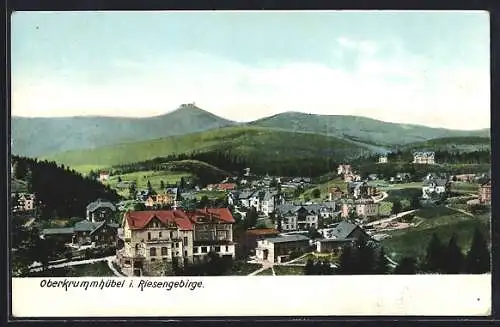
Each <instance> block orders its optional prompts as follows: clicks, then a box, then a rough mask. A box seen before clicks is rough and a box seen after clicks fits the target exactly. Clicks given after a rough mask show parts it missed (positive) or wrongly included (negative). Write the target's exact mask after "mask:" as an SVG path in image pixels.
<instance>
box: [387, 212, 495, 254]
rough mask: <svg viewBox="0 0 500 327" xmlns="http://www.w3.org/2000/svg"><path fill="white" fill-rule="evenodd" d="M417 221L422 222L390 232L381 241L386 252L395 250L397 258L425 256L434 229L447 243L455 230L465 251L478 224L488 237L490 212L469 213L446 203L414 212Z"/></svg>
mask: <svg viewBox="0 0 500 327" xmlns="http://www.w3.org/2000/svg"><path fill="white" fill-rule="evenodd" d="M414 222H420V224H419V225H418V226H417V227H414V228H409V229H405V230H399V231H393V232H387V233H388V234H390V235H391V237H390V238H387V239H384V240H383V241H382V244H383V246H384V247H385V248H386V251H387V253H389V254H391V253H394V254H395V259H396V260H397V258H401V257H402V256H415V257H422V256H424V255H425V251H426V249H427V246H428V244H429V240H430V238H431V236H432V234H433V233H436V234H437V235H438V236H439V237H440V239H441V241H442V242H444V243H447V242H448V241H449V239H450V237H451V236H452V235H453V234H454V233H455V234H457V237H458V243H459V246H460V247H461V248H462V249H463V250H464V251H466V250H467V249H468V247H469V246H470V242H471V240H472V235H473V233H474V230H475V228H476V227H479V228H480V229H481V230H482V231H483V233H484V234H485V237H487V238H488V235H489V229H490V227H489V222H490V215H489V214H488V215H482V216H477V217H470V216H467V215H464V214H462V213H459V212H456V211H454V210H451V209H448V208H444V207H440V208H426V209H420V210H418V211H417V212H416V213H415V218H414Z"/></svg>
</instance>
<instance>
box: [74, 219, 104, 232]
mask: <svg viewBox="0 0 500 327" xmlns="http://www.w3.org/2000/svg"><path fill="white" fill-rule="evenodd" d="M97 224H98V223H94V222H91V221H88V220H82V221H79V222H77V223H76V224H75V226H74V227H73V228H74V230H75V232H91V231H93V230H94V229H95V228H96V226H98V225H97Z"/></svg>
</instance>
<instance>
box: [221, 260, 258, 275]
mask: <svg viewBox="0 0 500 327" xmlns="http://www.w3.org/2000/svg"><path fill="white" fill-rule="evenodd" d="M261 267H262V265H259V264H257V263H248V262H245V261H235V262H234V263H233V266H232V267H231V269H230V271H229V273H228V274H227V275H228V276H247V275H249V274H250V273H252V272H254V271H256V270H257V269H259V268H261Z"/></svg>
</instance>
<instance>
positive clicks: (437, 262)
mask: <svg viewBox="0 0 500 327" xmlns="http://www.w3.org/2000/svg"><path fill="white" fill-rule="evenodd" d="M444 251H445V249H444V246H443V244H442V243H441V241H440V240H439V237H438V236H437V234H436V233H433V234H432V237H431V241H430V242H429V245H428V247H427V255H426V257H425V261H424V264H423V270H424V271H426V272H428V273H442V272H443V266H444V264H443V260H444V254H445V252H444Z"/></svg>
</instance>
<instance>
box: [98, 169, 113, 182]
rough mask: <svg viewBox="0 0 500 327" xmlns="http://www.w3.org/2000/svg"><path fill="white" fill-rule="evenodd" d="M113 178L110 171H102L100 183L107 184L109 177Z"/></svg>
mask: <svg viewBox="0 0 500 327" xmlns="http://www.w3.org/2000/svg"><path fill="white" fill-rule="evenodd" d="M110 176H111V174H110V173H109V171H105V170H103V171H101V172H99V181H101V182H106V181H109V177H110Z"/></svg>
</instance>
